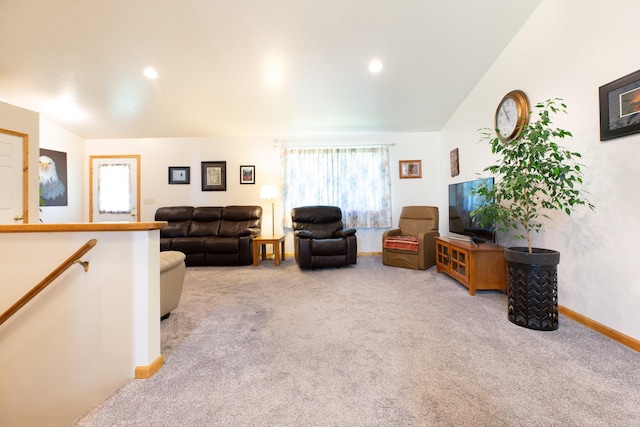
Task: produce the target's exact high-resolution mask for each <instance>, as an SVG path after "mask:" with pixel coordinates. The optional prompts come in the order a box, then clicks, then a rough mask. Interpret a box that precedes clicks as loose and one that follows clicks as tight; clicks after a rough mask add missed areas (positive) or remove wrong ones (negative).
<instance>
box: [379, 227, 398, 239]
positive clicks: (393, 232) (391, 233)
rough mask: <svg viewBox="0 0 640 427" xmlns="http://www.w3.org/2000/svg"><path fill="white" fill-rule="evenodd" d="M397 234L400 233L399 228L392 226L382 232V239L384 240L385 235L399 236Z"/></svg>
mask: <svg viewBox="0 0 640 427" xmlns="http://www.w3.org/2000/svg"><path fill="white" fill-rule="evenodd" d="M399 235H400V229H399V228H392V229H390V230H387V231H385V232H384V233H382V241H383V242H384V239H386V238H387V237H393V236H399Z"/></svg>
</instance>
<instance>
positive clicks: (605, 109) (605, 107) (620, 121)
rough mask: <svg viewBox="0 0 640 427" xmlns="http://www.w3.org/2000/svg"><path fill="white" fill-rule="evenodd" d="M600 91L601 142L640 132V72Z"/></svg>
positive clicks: (615, 81) (609, 84)
mask: <svg viewBox="0 0 640 427" xmlns="http://www.w3.org/2000/svg"><path fill="white" fill-rule="evenodd" d="M599 90H600V141H606V140H608V139H613V138H618V137H620V136H625V135H630V134H632V133H636V132H640V70H638V71H636V72H634V73H631V74H628V75H626V76H624V77H620V78H619V79H617V80H614V81H612V82H611V83H607V84H606V85H604V86H600V89H599Z"/></svg>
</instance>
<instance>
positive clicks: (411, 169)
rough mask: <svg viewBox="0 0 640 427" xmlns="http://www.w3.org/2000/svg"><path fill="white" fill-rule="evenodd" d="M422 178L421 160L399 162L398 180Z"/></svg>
mask: <svg viewBox="0 0 640 427" xmlns="http://www.w3.org/2000/svg"><path fill="white" fill-rule="evenodd" d="M404 178H422V160H400V179H404Z"/></svg>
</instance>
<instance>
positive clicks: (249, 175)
mask: <svg viewBox="0 0 640 427" xmlns="http://www.w3.org/2000/svg"><path fill="white" fill-rule="evenodd" d="M255 183H256V167H255V166H253V165H243V166H240V184H255Z"/></svg>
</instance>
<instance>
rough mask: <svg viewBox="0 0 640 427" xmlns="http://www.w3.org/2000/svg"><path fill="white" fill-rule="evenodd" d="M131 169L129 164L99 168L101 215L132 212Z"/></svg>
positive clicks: (101, 166) (99, 206) (107, 165)
mask: <svg viewBox="0 0 640 427" xmlns="http://www.w3.org/2000/svg"><path fill="white" fill-rule="evenodd" d="M131 207H132V203H131V169H130V165H127V164H106V165H99V166H98V211H99V212H100V213H101V214H123V213H130V212H131Z"/></svg>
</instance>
